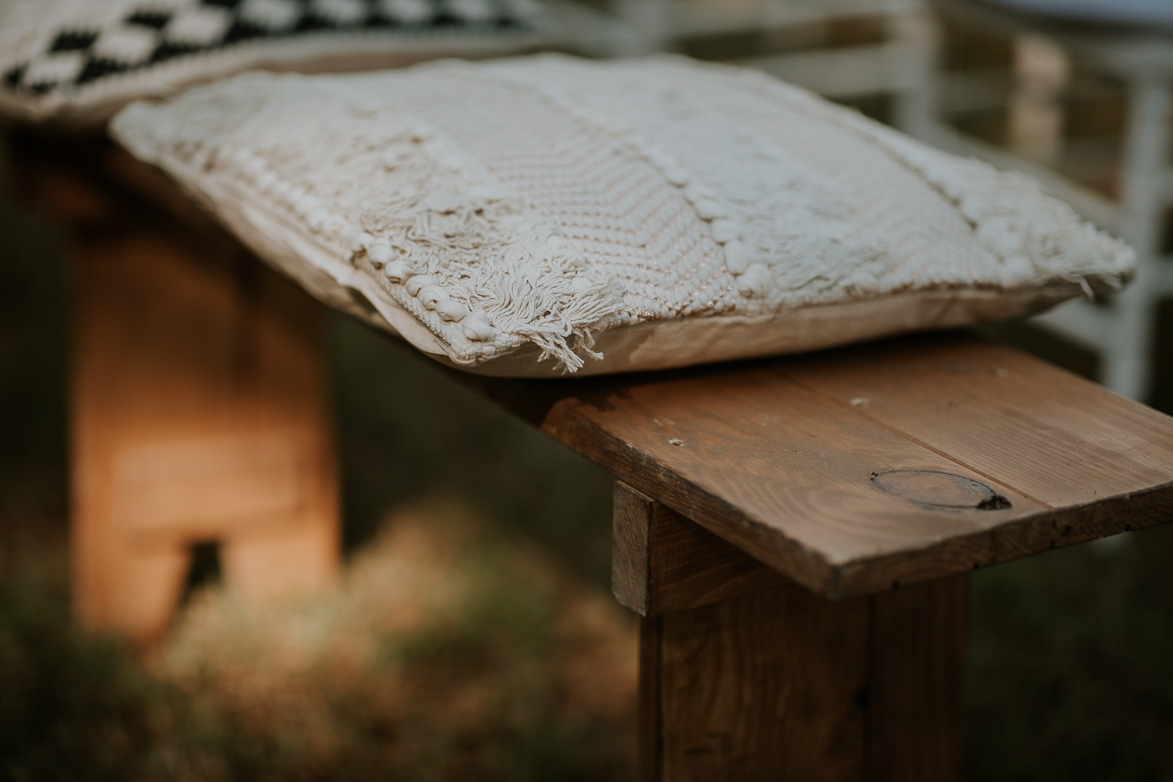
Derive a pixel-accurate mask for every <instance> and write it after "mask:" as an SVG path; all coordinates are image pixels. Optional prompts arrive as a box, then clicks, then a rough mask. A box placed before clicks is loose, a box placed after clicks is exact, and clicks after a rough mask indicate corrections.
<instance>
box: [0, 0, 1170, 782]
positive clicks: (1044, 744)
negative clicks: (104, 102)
mask: <svg viewBox="0 0 1173 782" xmlns="http://www.w3.org/2000/svg"><path fill="white" fill-rule="evenodd" d="M1006 2H1007V5H1000V4H993V3H973V2H965V1H963V0H938V2H934V3H932V4H926V3H924V2H920V0H886V2H875V1H874V0H873V1H872V2H864V0H819V1H818V2H816V1H815V0H723V1H722V2H717V1H716V0H611V1H610V2H608V1H606V0H591V2H587V1H586V0H583V2H582V3H579V4H561V5H559V6H558V8H557V10H558V11H559V13H560V14H562V15H563V18H564V19H565V20H566V23H565V24H566V34H567V38H568V40H567V41H566V42H565V46H564V48H568V49H572V50H575V51H580V52H584V53H587V54H591V55H596V56H612V55H627V54H639V53H644V52H651V51H675V52H681V53H684V54H688V55H690V56H693V57H698V58H701V59H712V60H722V61H732V62H739V63H741V64H745V65H748V66H750V67H757V68H762V69H764V70H767V71H768V72H770V73H773V74H775V75H777V76H779V77H780V78H785V79H787V80H790V81H793V82H795V83H798V84H802V85H804V86H807V87H809V88H811V89H813V90H816V91H818V92H820V93H822V94H824V95H826V96H827V97H829V98H831V99H833V100H836V101H840V102H843V103H846V104H849V105H851V106H854V107H856V108H858V109H859V110H861V111H863V112H864V113H866V114H868V115H869V116H872V117H875V118H877V119H879V120H881V121H884V122H889V123H891V124H893V125H896V126H897V127H900V128H902V129H904V130H906V131H908V132H910V133H913V134H915V135H917V136H919V137H922V138H924V139H926V140H929V141H931V142H932V143H936V144H938V145H941V146H944V147H946V148H949V149H952V150H954V151H959V152H963V153H966V154H977V155H980V156H984V157H987V158H988V159H991V160H993V161H995V162H997V163H998V164H999V165H1002V166H1013V167H1017V168H1023V169H1025V170H1028V171H1031V172H1032V173H1035V174H1036V175H1038V176H1041V177H1043V178H1044V179H1045V181H1046V182H1047V183H1048V185H1049V186H1050V187H1051V188H1052V189H1053V191H1054V192H1056V193H1058V194H1059V195H1061V196H1063V197H1065V198H1068V199H1069V200H1070V202H1071V203H1072V204H1073V205H1074V206H1076V208H1077V209H1078V210H1080V211H1081V212H1083V213H1084V214H1086V215H1088V216H1089V217H1092V218H1094V219H1096V220H1097V221H1098V222H1100V223H1101V224H1102V225H1104V226H1106V227H1108V228H1109V229H1111V230H1113V231H1114V232H1116V233H1118V234H1120V235H1123V236H1125V237H1126V238H1128V239H1129V241H1131V242H1132V243H1133V244H1134V245H1135V246H1136V247H1137V249H1138V251H1139V253H1140V256H1141V262H1142V274H1141V280H1140V281H1139V282H1138V283H1137V284H1134V285H1133V286H1131V288H1129V289H1128V291H1127V292H1126V293H1124V294H1122V295H1120V296H1117V297H1116V298H1115V299H1114V300H1110V301H1106V302H1096V303H1090V302H1076V303H1072V304H1070V305H1065V306H1064V307H1063V308H1061V309H1060V310H1059V311H1057V312H1056V313H1054V314H1052V315H1049V316H1046V317H1044V318H1041V319H1036V320H1035V321H1031V322H1024V323H1012V324H1000V325H998V326H995V327H990V328H987V329H984V331H985V332H986V333H988V334H990V335H992V336H994V337H995V338H997V339H1000V340H1003V341H1006V342H1009V343H1011V344H1015V345H1017V346H1019V347H1021V348H1023V349H1025V350H1027V351H1029V352H1032V353H1035V354H1037V355H1040V356H1042V357H1044V358H1046V359H1048V360H1051V361H1054V362H1056V363H1058V364H1060V365H1063V366H1065V367H1067V368H1069V369H1071V370H1073V371H1075V372H1078V373H1080V374H1083V375H1085V376H1088V377H1091V378H1094V379H1097V380H1100V381H1101V382H1105V383H1106V384H1108V385H1110V386H1111V387H1112V388H1114V389H1116V390H1118V391H1119V392H1121V393H1124V394H1127V395H1130V396H1133V397H1135V398H1139V399H1142V400H1144V401H1147V402H1148V403H1149V404H1152V405H1154V406H1156V407H1158V408H1159V409H1162V410H1164V411H1165V412H1169V413H1173V360H1171V359H1173V309H1171V306H1170V298H1171V296H1170V293H1171V291H1173V274H1171V273H1170V264H1169V262H1168V260H1167V257H1168V256H1169V254H1170V252H1171V250H1173V169H1171V168H1170V160H1171V159H1173V154H1171V153H1173V149H1171V147H1173V143H1171V141H1170V139H1171V137H1173V112H1171V111H1170V101H1171V100H1173V97H1171V95H1170V89H1171V85H1173V27H1165V28H1162V27H1161V24H1162V23H1167V24H1169V25H1173V19H1165V18H1164V17H1163V16H1162V15H1161V13H1162V12H1161V4H1159V3H1156V4H1154V3H1145V2H1142V1H1141V0H1136V2H1126V1H1124V0H1121V1H1120V2H1108V0H1105V2H1104V3H1102V4H1101V6H1097V5H1096V3H1094V2H1091V0H1087V2H1085V3H1072V4H1068V7H1067V11H1068V13H1070V12H1071V9H1073V8H1075V9H1082V13H1081V15H1080V16H1078V17H1076V18H1070V17H1057V16H1055V14H1054V13H1048V12H1047V11H1048V9H1047V8H1046V6H1047V4H1046V3H1042V2H1034V3H1029V4H1028V5H1030V6H1031V9H1028V10H1030V13H1022V12H1021V9H1019V10H1015V9H1010V8H1009V7H1008V6H1009V0H1006ZM1040 6H1041V8H1040ZM1085 6H1086V8H1085ZM1089 8H1090V9H1092V10H1090V11H1089V10H1088V9H1089ZM1103 8H1108V12H1104V11H1103ZM1097 9H1098V10H1097ZM1154 9H1155V10H1154ZM1113 10H1114V11H1115V15H1113V13H1112V11H1113ZM1105 13H1106V15H1105ZM1146 14H1148V15H1146ZM1154 14H1155V15H1154ZM1165 15H1166V16H1173V12H1170V13H1166V14H1165ZM0 179H2V180H3V181H2V187H0V302H2V303H0V443H2V444H3V448H0V779H4V780H8V779H11V780H53V779H111V780H114V779H118V780H124V779H163V778H166V779H175V780H181V779H198V780H230V779H250V780H252V779H282V780H284V779H290V780H301V779H304V780H318V779H331V780H346V779H356V780H358V779H384V778H388V779H389V778H396V779H412V780H415V779H419V780H433V779H435V780H449V779H470V778H471V779H502V780H514V779H516V780H548V779H560V780H562V779H566V780H574V779H583V780H588V779H591V780H593V779H600V780H602V779H607V780H610V779H625V778H631V777H632V776H633V772H634V750H635V744H634V737H635V712H634V708H635V692H636V656H635V654H636V641H637V625H636V622H635V621H634V617H633V616H631V615H629V614H628V613H627V612H625V611H624V610H623V609H621V608H620V607H619V606H618V605H617V604H615V603H614V601H613V600H612V599H611V597H610V594H609V592H610V585H609V576H610V496H611V485H612V482H611V479H610V478H609V477H608V476H607V475H606V474H604V473H603V472H602V471H601V470H599V469H598V468H595V467H593V466H592V465H590V464H588V463H587V462H585V461H584V460H582V459H581V458H579V457H577V456H576V455H574V454H572V453H570V452H569V451H567V450H566V449H564V448H562V447H561V446H559V445H557V444H556V443H554V442H552V441H549V440H547V439H545V438H544V437H543V436H542V435H539V434H537V433H535V432H533V431H532V430H531V429H530V428H528V427H527V426H524V425H522V424H521V423H519V422H516V421H514V420H512V419H511V418H509V417H508V416H506V415H505V414H503V413H501V412H499V411H497V410H496V409H494V408H492V407H490V406H488V405H487V404H486V403H485V402H483V401H482V400H481V399H480V398H479V397H477V396H476V395H474V394H472V393H470V392H468V391H466V390H465V389H463V388H462V387H460V386H458V385H456V384H455V383H453V382H452V380H451V379H450V378H449V377H448V376H446V375H445V374H444V373H442V372H440V371H438V370H437V369H436V368H434V367H432V366H430V365H429V364H428V363H427V361H426V360H424V359H421V358H419V357H418V356H416V355H415V354H414V353H413V352H412V351H410V350H409V349H407V348H405V347H403V346H402V345H400V344H398V343H396V342H394V341H393V340H391V339H388V338H387V337H385V336H383V335H381V334H378V333H375V332H374V331H372V330H369V329H367V328H366V327H364V326H362V325H360V324H358V323H356V322H354V321H352V320H349V319H347V318H345V317H344V316H340V315H330V316H329V317H330V320H329V324H328V335H329V350H328V354H329V356H330V359H331V361H332V366H331V376H332V382H333V393H334V402H333V409H334V416H335V421H336V425H337V432H338V438H339V448H340V458H341V475H342V478H343V487H342V495H343V507H344V516H343V548H344V565H343V574H342V577H341V578H340V580H339V582H338V584H337V586H336V587H334V588H332V589H330V590H328V591H326V592H323V593H319V594H314V595H309V596H305V597H301V598H297V599H291V600H287V601H283V602H280V603H277V604H274V605H272V606H271V607H268V608H266V609H264V610H258V609H256V608H253V607H248V606H245V605H243V604H242V603H241V601H239V600H238V599H237V598H236V597H235V596H234V595H233V593H232V591H231V589H228V588H226V587H224V586H223V585H222V583H221V579H220V563H219V556H218V551H217V549H216V547H215V546H214V545H212V544H201V545H197V546H196V548H195V556H194V558H193V565H192V568H191V572H190V574H189V575H188V578H187V583H186V586H185V588H184V596H183V603H182V607H181V610H180V611H179V612H178V613H177V615H176V618H175V619H174V622H173V624H172V626H171V628H170V630H169V632H168V633H167V635H166V637H165V638H164V639H163V640H162V641H160V642H159V643H158V644H156V645H155V646H154V647H153V648H152V649H151V650H150V651H149V652H146V653H143V652H141V651H139V650H136V649H134V648H132V646H131V645H130V644H129V643H127V642H126V641H124V640H122V639H120V638H118V637H117V636H115V635H108V634H99V633H90V632H85V631H83V630H81V629H79V628H78V627H77V626H76V625H75V624H74V623H72V622H71V620H70V606H69V567H68V549H67V545H68V529H67V515H68V508H69V493H68V475H67V453H68V452H67V420H66V405H67V399H66V394H67V389H68V372H67V366H68V355H69V353H68V351H69V344H68V339H67V334H68V333H69V329H68V324H69V307H68V297H69V292H68V285H67V280H66V274H65V267H64V265H63V262H62V247H63V239H62V237H61V232H60V229H59V228H58V227H57V226H55V225H54V224H53V223H52V221H51V220H50V219H49V218H48V217H46V216H45V215H44V214H42V213H40V212H38V211H37V209H36V207H35V206H34V205H32V204H29V203H25V202H22V201H20V200H19V199H17V197H16V196H15V195H14V193H13V188H12V187H11V182H10V171H9V166H8V161H6V160H5V161H4V162H3V164H0ZM1171 562H1173V526H1171V528H1168V529H1166V528H1156V529H1151V530H1146V531H1142V532H1135V533H1131V534H1129V535H1127V536H1121V537H1119V538H1115V539H1112V540H1109V541H1105V542H1103V543H1099V544H1095V545H1085V546H1080V547H1077V548H1074V549H1070V550H1059V551H1055V552H1053V553H1050V554H1047V555H1045V556H1039V557H1035V558H1032V559H1029V560H1025V561H1020V562H1016V563H1011V564H1008V565H1002V566H999V567H996V568H992V569H990V570H983V571H979V572H976V573H975V574H974V575H973V597H972V608H971V610H972V613H971V636H970V641H969V647H968V669H967V680H966V713H965V720H966V722H965V729H966V734H965V742H966V748H965V778H966V779H970V780H1003V779H1005V780H1097V781H1098V782H1101V781H1105V780H1161V779H1173V670H1171V668H1170V665H1169V661H1170V660H1173V568H1170V566H1169V563H1171Z"/></svg>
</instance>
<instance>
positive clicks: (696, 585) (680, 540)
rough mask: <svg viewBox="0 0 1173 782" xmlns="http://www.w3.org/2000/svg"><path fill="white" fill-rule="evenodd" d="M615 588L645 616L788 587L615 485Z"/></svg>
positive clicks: (674, 516) (766, 569)
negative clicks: (781, 586)
mask: <svg viewBox="0 0 1173 782" xmlns="http://www.w3.org/2000/svg"><path fill="white" fill-rule="evenodd" d="M613 541H614V546H613V556H612V558H611V585H612V591H613V592H614V593H615V598H616V599H617V600H618V601H619V602H620V604H622V605H624V606H627V607H628V608H630V609H631V610H633V611H635V612H636V613H637V614H640V615H641V616H659V615H661V614H667V613H672V612H675V611H683V610H685V609H688V608H696V607H698V606H702V605H708V604H709V603H716V602H718V601H721V600H726V599H728V598H731V597H736V596H738V595H745V594H750V593H753V592H760V591H762V590H764V589H770V588H772V587H776V586H780V585H782V584H785V583H788V579H787V578H786V577H785V576H783V575H782V574H781V573H779V572H778V571H776V570H774V569H773V568H771V567H769V566H768V565H765V564H763V563H761V562H759V561H757V560H756V559H754V558H753V557H751V556H749V555H748V554H746V553H744V552H743V551H741V549H739V548H737V547H736V546H734V545H732V544H730V543H727V542H725V541H724V540H722V539H721V538H719V537H717V536H716V535H714V534H713V533H711V532H709V531H707V530H705V529H704V528H703V527H700V526H698V525H697V524H695V523H693V522H692V521H689V520H688V519H686V518H684V517H683V516H681V515H680V514H679V513H676V512H675V511H673V510H671V509H669V508H666V507H664V506H663V505H661V504H660V503H658V502H654V501H653V500H651V499H650V498H648V497H646V496H644V495H643V494H640V493H639V492H637V491H636V490H635V489H632V488H631V487H630V486H627V485H626V484H624V483H622V482H618V483H616V484H615V514H614V531H613Z"/></svg>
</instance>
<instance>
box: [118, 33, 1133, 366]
mask: <svg viewBox="0 0 1173 782" xmlns="http://www.w3.org/2000/svg"><path fill="white" fill-rule="evenodd" d="M311 107H312V109H311ZM112 132H113V134H114V135H115V137H116V138H117V139H118V140H120V141H121V142H122V143H123V144H124V145H125V146H126V147H128V148H129V149H130V150H131V151H132V152H133V153H135V154H136V155H137V156H139V157H140V158H142V159H144V160H146V161H149V162H152V163H155V164H157V165H159V166H161V167H162V168H163V169H164V170H166V171H167V172H169V173H170V174H171V175H172V176H173V177H174V178H175V179H177V180H178V181H179V182H180V184H181V185H182V186H183V187H185V188H186V189H187V190H188V191H189V192H190V193H192V194H193V195H194V196H195V197H196V198H197V199H199V200H200V201H201V202H202V203H203V204H204V205H205V206H206V207H207V208H208V209H210V210H211V211H212V212H214V213H215V214H216V215H217V216H218V217H219V218H220V219H221V221H222V222H224V223H225V224H226V225H227V226H228V227H229V228H231V229H232V230H234V231H235V232H236V233H237V234H238V235H239V236H240V237H241V238H242V239H243V240H244V241H245V242H246V243H247V244H249V245H250V246H251V247H252V248H253V249H254V250H255V251H256V252H257V253H258V254H259V255H260V256H261V257H263V258H265V259H267V260H268V261H269V262H271V263H273V264H274V265H276V266H278V267H279V268H281V269H284V270H285V271H286V272H287V273H289V274H290V275H292V276H293V277H295V278H296V279H298V280H300V281H301V282H302V283H303V284H304V285H305V286H306V287H307V288H308V289H309V290H311V291H312V292H314V293H315V294H316V295H318V296H319V297H320V298H322V299H323V300H325V301H327V302H330V303H332V304H335V305H337V306H341V307H345V308H348V309H351V310H353V311H355V312H357V313H358V314H362V315H365V316H367V317H369V318H370V319H372V320H374V321H377V322H378V323H379V324H380V325H382V326H384V327H386V328H389V329H390V330H392V331H394V332H396V333H398V334H400V335H401V336H402V337H404V338H405V339H407V340H408V341H409V342H411V343H412V344H414V345H415V346H416V347H418V348H419V349H421V350H422V351H424V352H426V353H429V354H432V355H433V356H436V357H438V358H440V359H442V360H445V361H448V362H450V363H452V364H454V365H457V366H461V367H465V368H468V369H473V370H476V371H481V372H485V373H491V374H507V375H521V376H540V375H548V374H551V373H557V372H561V371H567V370H568V371H572V372H574V371H577V372H580V373H584V374H586V373H600V372H617V371H626V370H638V369H655V368H664V367H674V366H683V365H688V364H696V363H703V362H710V361H719V360H725V359H733V358H745V357H751V356H760V355H768V354H775V353H785V352H795V351H802V350H811V349H816V348H822V347H827V346H830V345H836V344H842V343H845V342H849V341H853V340H859V339H866V338H872V337H878V336H883V335H888V334H894V333H899V332H904V331H910V330H917V329H927V328H936V327H953V326H959V325H964V324H969V323H974V322H979V321H983V320H990V319H995V318H1005V317H1013V316H1019V315H1023V314H1027V313H1030V312H1033V311H1037V310H1039V309H1042V308H1045V307H1047V306H1050V305H1053V304H1054V303H1056V302H1058V301H1061V300H1063V299H1066V298H1069V297H1071V296H1073V295H1078V294H1079V293H1080V292H1081V291H1086V292H1091V291H1092V290H1094V289H1106V288H1115V287H1118V286H1119V285H1120V284H1122V283H1123V282H1124V281H1125V280H1126V279H1127V278H1128V277H1129V276H1130V275H1131V274H1132V271H1133V268H1134V263H1135V261H1134V256H1133V253H1132V251H1131V250H1130V249H1129V248H1128V247H1127V246H1125V245H1123V244H1122V243H1120V242H1119V241H1117V240H1115V239H1113V238H1111V237H1109V236H1107V235H1106V234H1104V233H1102V232H1100V231H1099V230H1097V229H1096V228H1094V227H1093V226H1091V225H1090V224H1088V223H1086V222H1084V221H1082V220H1080V219H1079V218H1077V217H1076V216H1075V214H1074V213H1073V212H1072V211H1071V209H1070V208H1069V207H1067V206H1066V205H1065V204H1063V203H1061V202H1059V201H1057V200H1055V199H1053V198H1051V197H1049V196H1047V195H1045V194H1044V193H1043V192H1042V191H1041V190H1040V188H1039V187H1038V186H1037V185H1036V184H1035V183H1034V182H1032V181H1031V180H1029V179H1026V178H1024V177H1021V176H1018V175H1013V174H1004V173H999V172H997V171H995V170H994V169H992V168H990V167H988V166H986V165H984V164H982V163H979V162H977V161H973V160H964V159H960V158H956V157H952V156H949V155H946V154H944V153H942V152H940V151H937V150H935V149H933V148H930V147H928V146H925V145H923V144H920V143H918V142H916V141H914V140H912V139H910V138H908V137H906V136H903V135H901V134H899V133H897V132H896V131H893V130H891V129H889V128H887V127H885V126H882V125H879V124H877V123H874V122H872V121H870V120H867V119H865V118H863V117H862V116H860V115H858V114H857V113H855V112H852V111H849V110H846V109H842V108H839V107H837V106H834V105H832V104H829V103H827V102H826V101H823V100H821V99H819V98H817V97H815V96H813V95H811V94H809V93H806V92H804V91H801V90H799V89H796V88H793V87H790V86H787V85H785V84H782V83H780V82H778V81H776V80H774V79H772V78H770V77H768V76H765V75H762V74H758V73H755V72H750V71H744V70H739V69H734V68H729V67H724V66H714V65H702V64H698V63H694V62H691V61H688V60H685V59H683V58H655V59H650V60H632V61H613V62H602V63H599V62H587V61H582V60H576V59H573V58H569V57H561V56H553V55H545V56H541V57H526V58H516V59H512V60H499V61H496V62H488V63H475V64H472V63H460V62H441V63H432V64H428V65H423V66H416V67H413V68H410V69H407V70H403V71H397V72H385V73H377V74H365V75H354V76H316V77H305V76H292V75H285V76H275V75H268V74H253V75H247V76H243V77H239V78H236V79H233V80H229V81H226V82H222V83H219V84H216V85H211V86H208V87H204V88H200V89H197V90H193V91H191V92H189V93H187V94H184V95H181V96H179V97H177V98H175V99H173V100H171V101H169V102H166V103H162V104H155V105H150V104H138V105H135V106H132V107H130V108H129V109H127V110H126V111H124V112H123V113H122V114H120V115H119V116H118V117H116V118H115V120H114V122H113V124H112Z"/></svg>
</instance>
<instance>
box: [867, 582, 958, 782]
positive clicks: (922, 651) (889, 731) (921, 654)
mask: <svg viewBox="0 0 1173 782" xmlns="http://www.w3.org/2000/svg"><path fill="white" fill-rule="evenodd" d="M968 587H969V577H968V576H966V575H959V576H952V577H949V578H943V579H938V580H936V581H929V582H926V583H923V584H915V585H912V586H908V587H901V588H900V589H893V590H891V591H888V592H881V593H879V594H877V595H874V596H873V597H872V598H871V612H872V613H871V615H872V619H871V638H870V641H869V643H870V648H871V653H870V665H871V673H870V675H869V685H868V695H867V712H868V729H867V730H868V739H867V757H866V769H867V773H866V774H864V777H863V778H864V779H868V780H875V782H885V780H891V781H892V782H912V781H913V780H923V782H937V781H938V780H940V781H941V782H944V780H950V779H954V780H955V779H958V778H960V775H961V767H960V760H961V696H962V682H963V680H964V670H963V668H964V659H965V636H966V629H967V624H968V612H967V606H968V595H969V589H968Z"/></svg>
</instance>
